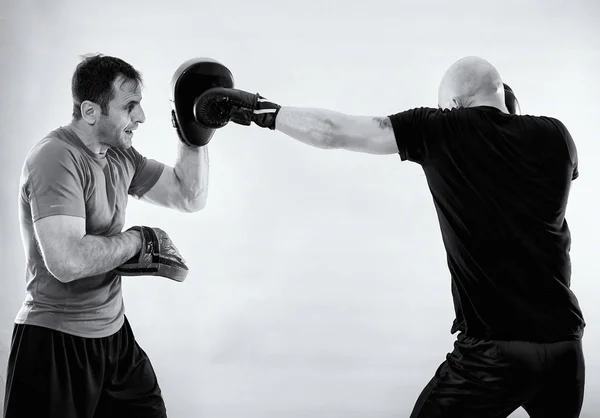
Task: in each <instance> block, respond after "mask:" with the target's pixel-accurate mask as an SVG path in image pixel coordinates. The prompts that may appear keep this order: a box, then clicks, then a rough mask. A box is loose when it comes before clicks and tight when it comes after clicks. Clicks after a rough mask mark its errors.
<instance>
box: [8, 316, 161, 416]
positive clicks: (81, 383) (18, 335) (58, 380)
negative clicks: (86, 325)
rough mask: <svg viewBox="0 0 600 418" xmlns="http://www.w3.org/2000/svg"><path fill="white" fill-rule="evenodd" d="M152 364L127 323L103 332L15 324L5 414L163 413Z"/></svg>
mask: <svg viewBox="0 0 600 418" xmlns="http://www.w3.org/2000/svg"><path fill="white" fill-rule="evenodd" d="M166 416H167V413H166V409H165V404H164V402H163V399H162V395H161V391H160V388H159V385H158V381H157V378H156V375H155V373H154V369H153V368H152V365H151V364H150V360H149V359H148V356H147V355H146V353H145V352H144V351H143V350H142V349H141V347H140V346H139V345H138V344H137V342H136V341H135V337H134V335H133V331H132V330H131V327H130V325H129V322H128V321H127V318H125V323H124V325H123V327H121V329H120V330H119V331H118V332H116V333H115V334H113V335H111V336H109V337H105V338H82V337H76V336H73V335H70V334H65V333H62V332H58V331H54V330H51V329H48V328H43V327H38V326H33V325H20V324H15V327H14V330H13V336H12V344H11V351H10V356H9V359H8V373H7V382H6V396H5V400H4V417H5V418H25V417H35V418H105V417H106V418H108V417H111V418H113V417H114V418H121V417H123V418H124V417H131V418H135V417H140V418H141V417H144V418H166Z"/></svg>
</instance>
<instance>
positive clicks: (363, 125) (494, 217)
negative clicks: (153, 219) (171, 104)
mask: <svg viewBox="0 0 600 418" xmlns="http://www.w3.org/2000/svg"><path fill="white" fill-rule="evenodd" d="M511 94H512V91H507V93H505V89H504V88H503V82H502V79H501V77H500V75H499V73H498V71H497V70H496V69H495V68H494V67H493V66H492V65H491V64H490V63H489V62H487V61H485V60H483V59H481V58H478V57H466V58H463V59H460V60H458V61H457V62H455V63H454V64H453V65H452V66H451V67H450V68H449V69H448V71H447V72H446V73H445V75H444V77H443V79H442V82H441V84H440V88H439V98H438V108H428V107H421V108H414V109H411V110H407V111H404V112H400V113H396V114H393V115H390V116H388V117H370V116H355V115H348V114H343V113H339V112H334V111H331V110H325V109H315V108H299V107H289V106H280V105H278V104H277V103H275V102H272V101H269V100H267V99H265V98H264V97H262V96H259V95H258V94H256V95H254V94H251V93H248V92H244V91H240V90H234V89H214V90H212V91H208V92H206V93H204V94H203V96H201V97H200V98H199V100H198V103H199V105H198V107H197V108H196V116H197V117H198V118H199V120H200V121H202V122H203V123H215V124H219V123H221V122H223V120H220V118H223V117H226V118H227V120H231V121H233V122H235V123H238V124H241V125H249V124H250V123H251V122H254V123H255V124H256V125H258V126H260V127H264V128H269V129H271V130H277V131H280V132H282V133H284V134H286V135H288V136H290V137H292V138H294V139H296V140H298V141H301V142H303V143H306V144H308V145H311V146H315V147H318V148H323V149H345V150H350V151H356V152H363V153H369V154H379V155H389V154H399V155H400V158H401V160H402V161H412V162H414V163H417V164H419V165H421V166H422V168H423V171H424V173H425V176H426V178H427V183H428V186H429V189H430V191H431V194H432V196H433V202H434V205H435V209H436V211H437V215H438V220H439V223H440V227H441V232H442V237H443V242H444V246H445V249H446V253H447V262H448V267H449V270H450V275H451V280H452V296H453V299H454V307H455V313H456V317H455V320H454V323H453V326H452V330H451V332H452V333H458V335H457V340H456V342H455V345H454V350H453V351H452V352H451V353H449V354H448V355H447V357H446V361H444V362H443V363H442V364H441V366H440V367H439V368H438V370H437V372H436V373H435V375H434V377H433V378H432V379H431V381H430V383H429V384H428V385H427V386H426V388H425V389H424V390H423V392H422V394H421V396H420V397H419V399H418V400H417V402H416V405H415V407H414V409H413V412H412V414H411V417H412V418H417V417H419V418H425V417H427V418H431V417H436V418H439V417H448V418H450V417H452V418H469V417H471V418H487V417H489V418H492V417H494V418H500V417H508V416H509V415H510V414H511V413H512V412H513V411H514V410H516V409H517V408H519V407H523V408H525V409H526V411H527V412H528V413H529V415H530V416H531V417H534V418H542V417H544V418H548V417H560V418H576V417H578V416H579V414H580V411H581V406H582V402H583V392H584V379H585V371H584V357H583V350H582V344H581V339H582V336H583V330H584V327H585V321H584V318H583V314H582V312H581V309H580V307H579V304H578V301H577V298H576V296H575V295H574V293H573V292H572V291H571V290H570V284H571V262H570V256H569V251H570V243H571V236H570V232H569V227H568V224H567V221H566V219H565V212H566V208H567V200H568V196H569V190H570V186H571V182H572V181H573V180H574V179H576V178H577V176H578V167H577V150H576V147H575V144H574V142H573V139H572V138H571V135H570V134H569V132H568V130H567V128H566V127H565V126H564V125H563V124H562V123H561V122H560V121H559V120H557V119H555V118H551V117H536V116H529V115H519V114H518V113H519V111H518V110H519V107H518V105H517V106H508V107H510V108H511V110H513V111H512V112H510V111H509V110H508V107H507V103H506V101H505V100H506V99H507V98H508V97H509V96H510V95H511ZM512 104H513V103H509V105H512ZM515 113H517V114H515ZM398 187H402V185H401V184H400V185H398Z"/></svg>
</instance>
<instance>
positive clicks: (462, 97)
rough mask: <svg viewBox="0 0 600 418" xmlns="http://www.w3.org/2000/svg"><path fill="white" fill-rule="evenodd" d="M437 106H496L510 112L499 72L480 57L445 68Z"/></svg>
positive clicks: (446, 107) (464, 59)
mask: <svg viewBox="0 0 600 418" xmlns="http://www.w3.org/2000/svg"><path fill="white" fill-rule="evenodd" d="M438 106H439V107H440V108H442V109H452V108H456V107H474V106H493V107H496V108H498V109H500V110H502V111H504V112H507V113H508V111H507V109H506V105H505V104H504V85H503V84H502V78H501V77H500V73H498V70H496V68H494V66H493V65H492V64H490V63H489V62H488V61H486V60H484V59H483V58H479V57H465V58H461V59H459V60H458V61H456V62H455V63H453V64H452V65H451V66H450V68H448V70H446V73H445V74H444V77H443V78H442V81H441V83H440V87H439V89H438Z"/></svg>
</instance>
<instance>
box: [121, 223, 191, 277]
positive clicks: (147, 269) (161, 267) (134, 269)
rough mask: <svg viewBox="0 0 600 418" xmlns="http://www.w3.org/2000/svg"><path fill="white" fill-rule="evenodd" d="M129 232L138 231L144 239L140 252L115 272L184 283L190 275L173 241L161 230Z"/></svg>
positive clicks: (133, 229) (139, 227)
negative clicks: (164, 278) (157, 277)
mask: <svg viewBox="0 0 600 418" xmlns="http://www.w3.org/2000/svg"><path fill="white" fill-rule="evenodd" d="M128 231H138V232H139V233H140V235H141V238H142V247H141V250H140V252H139V253H138V254H137V255H135V256H134V257H132V258H130V259H129V260H127V261H126V262H125V263H123V264H122V265H120V266H119V267H117V268H116V269H115V270H114V271H115V273H117V274H120V275H122V276H162V277H166V278H168V279H171V280H175V281H177V282H182V281H184V280H185V278H186V277H187V275H188V268H187V266H186V265H185V260H184V259H183V258H182V257H181V254H179V250H178V249H177V248H176V247H175V245H174V244H173V242H171V239H170V238H169V236H168V235H167V233H166V232H165V231H163V230H162V229H160V228H150V227H147V226H134V227H131V228H129V229H128Z"/></svg>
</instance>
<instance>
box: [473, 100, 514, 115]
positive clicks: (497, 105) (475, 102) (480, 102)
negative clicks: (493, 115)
mask: <svg viewBox="0 0 600 418" xmlns="http://www.w3.org/2000/svg"><path fill="white" fill-rule="evenodd" d="M477 106H489V107H495V108H496V109H499V110H501V111H502V112H504V113H509V112H508V109H507V108H506V104H505V103H504V100H503V99H502V98H500V97H497V96H493V97H473V98H471V99H470V100H468V101H467V103H465V105H464V107H477Z"/></svg>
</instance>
